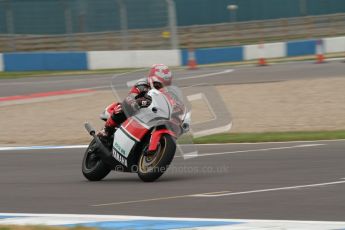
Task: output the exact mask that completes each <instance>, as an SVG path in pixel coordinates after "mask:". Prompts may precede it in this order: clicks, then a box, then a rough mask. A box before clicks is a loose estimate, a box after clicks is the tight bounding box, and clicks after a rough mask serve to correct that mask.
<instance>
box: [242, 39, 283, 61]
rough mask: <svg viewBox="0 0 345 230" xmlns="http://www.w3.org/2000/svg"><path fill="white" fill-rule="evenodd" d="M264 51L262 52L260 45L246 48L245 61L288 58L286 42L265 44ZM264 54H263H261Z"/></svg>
mask: <svg viewBox="0 0 345 230" xmlns="http://www.w3.org/2000/svg"><path fill="white" fill-rule="evenodd" d="M262 49H263V51H260V49H259V44H255V45H246V46H244V60H253V59H258V58H261V57H260V56H261V55H262V56H263V57H264V58H279V57H285V56H286V47H285V43H284V42H276V43H265V44H263V48H262ZM261 52H262V53H261Z"/></svg>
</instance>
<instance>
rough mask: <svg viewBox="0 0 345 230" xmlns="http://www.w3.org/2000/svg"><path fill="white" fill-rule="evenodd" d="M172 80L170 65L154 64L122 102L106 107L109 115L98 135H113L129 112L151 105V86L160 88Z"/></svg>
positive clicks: (169, 83)
mask: <svg viewBox="0 0 345 230" xmlns="http://www.w3.org/2000/svg"><path fill="white" fill-rule="evenodd" d="M171 81H172V73H171V71H170V69H169V67H168V66H166V65H164V64H154V65H152V67H151V69H150V72H149V75H148V77H147V78H143V79H140V80H138V81H137V82H136V83H135V85H134V86H133V87H132V88H131V89H130V91H129V93H128V96H127V97H126V98H125V99H124V101H123V102H122V103H112V104H111V105H109V106H108V107H107V108H106V111H105V112H106V113H108V114H109V117H108V119H107V121H106V123H105V126H104V128H103V129H102V130H101V131H100V132H99V133H98V136H101V137H110V136H111V135H113V134H114V132H115V128H116V127H118V126H120V125H121V123H122V122H124V121H125V120H126V119H127V116H128V115H129V114H131V113H132V112H133V111H137V110H139V109H140V108H144V107H148V106H150V104H151V98H150V97H149V96H147V92H148V91H149V90H150V89H151V88H156V89H157V90H160V89H162V88H163V87H165V86H169V85H171ZM124 110H126V113H125V111H124Z"/></svg>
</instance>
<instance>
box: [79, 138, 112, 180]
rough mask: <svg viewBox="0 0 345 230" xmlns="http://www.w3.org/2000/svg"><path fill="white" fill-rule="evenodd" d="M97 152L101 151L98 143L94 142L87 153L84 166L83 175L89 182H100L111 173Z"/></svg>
mask: <svg viewBox="0 0 345 230" xmlns="http://www.w3.org/2000/svg"><path fill="white" fill-rule="evenodd" d="M97 151H99V150H98V148H97V143H96V141H95V140H92V141H91V143H90V145H89V147H88V148H87V149H86V151H85V154H84V158H83V164H82V172H83V175H84V177H85V178H86V179H88V180H89V181H100V180H102V179H103V178H104V177H106V176H107V175H108V174H109V172H110V171H111V169H110V167H108V166H107V165H106V164H105V163H103V161H102V160H101V158H100V157H99V155H98V154H97Z"/></svg>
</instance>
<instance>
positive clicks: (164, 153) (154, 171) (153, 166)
mask: <svg viewBox="0 0 345 230" xmlns="http://www.w3.org/2000/svg"><path fill="white" fill-rule="evenodd" d="M175 151H176V143H175V140H174V139H173V137H172V136H170V135H168V134H163V135H162V137H161V139H160V141H159V144H158V148H157V151H156V153H155V154H153V155H148V156H147V155H145V154H144V153H142V154H141V156H140V158H139V161H138V176H139V178H140V179H141V180H142V181H145V182H153V181H155V180H157V179H158V178H159V177H160V176H162V175H163V173H164V172H165V171H166V170H167V169H168V167H169V165H170V163H171V161H172V160H173V158H174V155H175Z"/></svg>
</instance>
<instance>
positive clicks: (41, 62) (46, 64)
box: [3, 52, 87, 71]
mask: <svg viewBox="0 0 345 230" xmlns="http://www.w3.org/2000/svg"><path fill="white" fill-rule="evenodd" d="M3 61H4V69H5V71H33V70H86V69H87V59H86V53H85V52H61V53H60V52H55V53H53V52H52V53H50V52H45V53H5V54H3Z"/></svg>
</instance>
